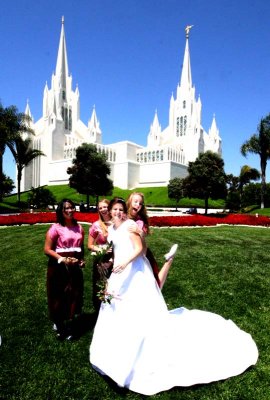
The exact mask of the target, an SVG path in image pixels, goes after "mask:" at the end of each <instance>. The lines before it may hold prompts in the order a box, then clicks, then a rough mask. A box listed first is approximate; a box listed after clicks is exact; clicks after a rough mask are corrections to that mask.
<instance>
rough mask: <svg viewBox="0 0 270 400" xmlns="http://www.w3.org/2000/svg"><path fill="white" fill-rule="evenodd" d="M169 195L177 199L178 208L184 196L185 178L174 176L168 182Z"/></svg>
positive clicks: (170, 197)
mask: <svg viewBox="0 0 270 400" xmlns="http://www.w3.org/2000/svg"><path fill="white" fill-rule="evenodd" d="M168 197H169V199H174V200H175V201H176V210H177V207H178V203H179V201H180V200H181V199H182V198H183V197H184V188H183V179H181V178H173V179H170V181H169V184H168Z"/></svg>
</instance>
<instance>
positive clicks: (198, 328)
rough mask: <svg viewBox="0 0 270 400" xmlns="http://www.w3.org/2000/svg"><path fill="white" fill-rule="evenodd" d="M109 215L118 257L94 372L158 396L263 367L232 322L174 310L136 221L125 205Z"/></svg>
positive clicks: (113, 205) (114, 205)
mask: <svg viewBox="0 0 270 400" xmlns="http://www.w3.org/2000/svg"><path fill="white" fill-rule="evenodd" d="M109 211H110V213H111V217H112V221H113V224H112V225H111V226H110V227H109V233H108V241H109V242H111V241H112V243H113V249H114V257H115V258H114V267H113V272H112V274H111V276H110V278H109V280H108V286H107V295H108V296H109V297H108V298H110V301H108V302H105V303H102V305H101V308H100V312H99V316H98V320H97V323H96V327H95V330H94V335H93V339H92V343H91V345H90V363H91V364H92V366H93V368H94V369H95V370H97V371H98V372H99V373H101V374H103V375H107V376H109V377H110V378H111V379H113V380H114V381H115V382H116V383H117V384H118V385H119V386H121V387H126V388H129V389H130V390H132V391H134V392H137V393H141V394H144V395H153V394H155V393H158V392H161V391H164V390H168V389H170V388H172V387H174V386H191V385H195V384H203V383H209V382H212V381H218V380H221V379H226V378H229V377H231V376H235V375H238V374H241V373H243V372H244V371H245V370H246V369H247V368H248V367H250V366H252V365H254V364H256V362H257V359H258V350H257V346H256V344H255V342H254V341H253V339H252V337H251V336H250V334H248V333H246V332H244V331H242V330H241V329H240V328H238V327H237V326H236V325H235V323H234V322H232V321H231V320H225V319H224V318H223V317H221V316H219V315H217V314H213V313H210V312H206V311H200V310H187V309H185V308H183V307H181V308H178V309H175V310H171V311H168V309H167V306H166V303H165V301H164V298H163V296H162V294H161V291H160V289H159V287H158V285H157V283H156V280H155V278H154V275H153V272H152V268H151V266H150V264H149V262H148V260H147V258H146V257H145V255H144V249H143V244H142V241H141V238H140V236H139V235H138V234H136V233H131V232H130V229H129V227H130V225H132V224H135V222H134V221H132V220H129V219H127V218H126V213H127V207H126V203H125V202H124V200H123V199H119V198H115V199H113V200H111V202H110V204H109ZM108 338H109V340H108Z"/></svg>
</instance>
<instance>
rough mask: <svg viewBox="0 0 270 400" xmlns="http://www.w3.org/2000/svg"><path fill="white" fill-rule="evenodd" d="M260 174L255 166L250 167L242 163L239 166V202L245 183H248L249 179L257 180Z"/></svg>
mask: <svg viewBox="0 0 270 400" xmlns="http://www.w3.org/2000/svg"><path fill="white" fill-rule="evenodd" d="M260 177H261V175H260V173H259V171H258V170H257V169H256V168H251V167H250V166H249V165H244V166H243V167H242V168H241V171H240V175H239V186H238V187H239V192H240V202H241V199H242V195H243V188H244V186H245V185H247V184H248V183H250V181H257V180H258V179H260Z"/></svg>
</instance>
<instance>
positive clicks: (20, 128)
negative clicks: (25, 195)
mask: <svg viewBox="0 0 270 400" xmlns="http://www.w3.org/2000/svg"><path fill="white" fill-rule="evenodd" d="M28 122H29V117H28V116H27V115H25V114H24V113H20V112H18V109H17V107H15V106H10V107H6V108H4V107H3V105H2V104H1V103H0V201H1V200H2V198H3V181H2V176H3V156H4V153H5V149H6V147H8V148H9V149H10V150H12V149H13V148H14V140H15V139H16V138H18V137H19V136H20V135H21V134H22V133H23V132H31V129H30V128H29V126H28Z"/></svg>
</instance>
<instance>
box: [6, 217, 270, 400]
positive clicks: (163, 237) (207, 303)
mask: <svg viewBox="0 0 270 400" xmlns="http://www.w3.org/2000/svg"><path fill="white" fill-rule="evenodd" d="M43 214H44V215H43ZM27 215H28V218H29V219H28V220H26V219H23V217H24V215H18V216H17V220H14V217H15V216H9V217H8V216H5V218H9V221H10V222H9V223H11V222H12V224H13V226H7V225H8V224H9V223H8V222H7V220H6V219H5V221H3V220H1V221H0V224H1V225H5V226H2V227H1V228H0V249H1V254H2V258H1V268H0V304H1V327H0V329H1V331H0V335H1V337H2V345H1V347H0V351H1V362H2V367H1V373H0V377H1V398H3V400H11V399H12V400H15V399H16V400H17V399H21V400H34V399H35V400H36V399H37V400H48V399H51V400H63V399H65V400H86V399H87V400H88V399H89V400H90V399H91V400H92V399H93V400H98V399H102V400H105V399H110V400H114V399H134V400H135V399H142V398H143V397H142V396H141V395H138V394H136V393H132V392H129V391H122V390H120V389H118V388H116V387H115V386H114V385H112V384H111V382H108V381H107V380H106V379H104V378H103V377H101V376H99V375H98V374H97V373H96V372H95V371H93V370H92V368H91V366H90V364H89V345H90V342H91V337H92V333H93V323H94V321H93V320H92V318H91V316H92V312H93V308H92V304H91V288H92V285H91V279H92V275H91V265H92V259H91V255H90V253H89V252H86V261H87V265H86V268H85V270H84V279H85V296H84V299H85V306H84V312H85V324H84V330H83V331H82V332H81V336H80V337H79V338H78V340H76V341H74V342H66V341H64V342H59V341H57V340H56V338H55V333H54V332H53V330H52V325H51V323H50V321H49V320H48V315H47V303H46V302H47V300H46V287H45V283H46V262H47V261H46V256H45V255H44V254H43V245H44V238H45V233H46V231H47V229H48V225H47V224H38V222H42V223H44V222H46V223H51V222H53V221H54V213H53V212H52V213H42V214H40V213H37V214H35V213H33V214H27ZM45 215H46V217H45ZM41 216H42V217H41ZM76 216H77V218H78V219H79V220H82V219H83V218H85V219H87V218H88V220H87V221H86V220H85V221H82V222H83V227H84V229H85V232H86V239H85V244H86V240H87V232H88V229H89V222H91V221H90V220H89V219H90V218H91V219H96V214H90V213H89V214H87V213H77V215H76ZM193 217H194V218H193ZM240 217H242V216H238V215H231V216H230V215H228V216H226V217H225V218H227V223H228V222H229V221H230V222H231V223H232V224H233V225H223V222H224V218H223V217H220V216H216V217H212V216H209V217H205V216H203V215H195V216H182V217H181V216H179V217H152V218H153V219H151V221H152V222H151V225H152V229H151V230H152V234H151V235H150V236H149V237H148V244H149V246H150V247H151V249H152V250H153V252H154V253H155V255H156V256H157V260H158V262H159V265H161V264H162V262H163V254H165V253H166V252H167V251H168V249H169V248H170V246H171V244H172V243H175V242H176V243H178V244H179V251H178V253H177V255H176V257H175V260H174V263H173V267H172V269H171V271H170V273H169V276H168V279H167V282H166V284H165V286H164V289H163V294H164V297H165V299H166V302H167V304H168V307H169V308H170V309H171V308H175V307H178V306H185V307H187V308H189V309H193V308H198V309H203V310H208V311H211V312H216V313H218V314H220V315H222V316H224V317H225V318H230V319H232V320H234V321H235V322H236V323H237V324H238V325H239V326H240V327H241V328H242V329H244V330H246V331H247V332H249V333H250V334H251V335H252V336H253V338H254V340H255V341H256V343H257V345H258V348H259V353H260V357H259V361H258V363H257V365H256V366H255V367H254V368H251V369H250V370H249V371H247V372H245V373H244V374H242V375H240V376H237V377H234V378H230V379H228V380H226V381H221V382H215V383H211V384H209V385H197V386H195V387H191V388H174V389H172V390H170V391H168V392H164V393H160V394H158V395H156V396H152V397H151V398H155V399H161V400H168V399H180V400H210V399H211V400H268V399H269V376H270V352H269V343H270V341H269V331H270V309H269V308H270V306H269V305H270V292H269V281H270V271H269V265H270V253H269V251H268V250H267V249H268V247H269V229H268V228H263V227H262V226H264V227H267V226H268V225H269V222H268V221H269V219H268V218H267V217H260V216H258V217H256V216H246V217H247V219H246V220H241V218H240ZM249 217H251V219H248V218H249ZM19 218H20V219H19ZM43 218H44V219H43ZM46 218H47V219H46ZM164 218H169V219H167V220H165V219H164ZM174 218H176V219H175V221H178V222H177V224H178V225H177V226H179V220H181V221H182V222H183V224H184V223H187V221H190V224H191V221H193V222H194V226H195V225H197V226H198V225H207V224H206V218H207V220H209V221H210V220H211V221H213V222H214V221H215V223H218V224H220V225H219V226H213V227H212V228H210V229H209V228H207V227H200V228H193V229H190V228H186V227H184V226H182V227H181V228H178V227H177V226H176V227H175V228H174V229H171V228H170V227H163V228H162V229H160V228H158V227H155V226H162V225H166V224H168V223H170V226H172V225H176V223H175V224H174V223H173V220H174ZM86 222H87V223H86ZM195 222H196V224H195ZM21 224H26V225H25V226H18V225H21ZM244 224H247V225H249V226H239V225H244ZM250 225H262V226H253V227H250ZM110 329H113V327H108V340H110ZM157 335H158V332H157ZM112 345H113V343H112ZM160 345H162V343H161V344H160ZM116 368H117V360H116Z"/></svg>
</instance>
